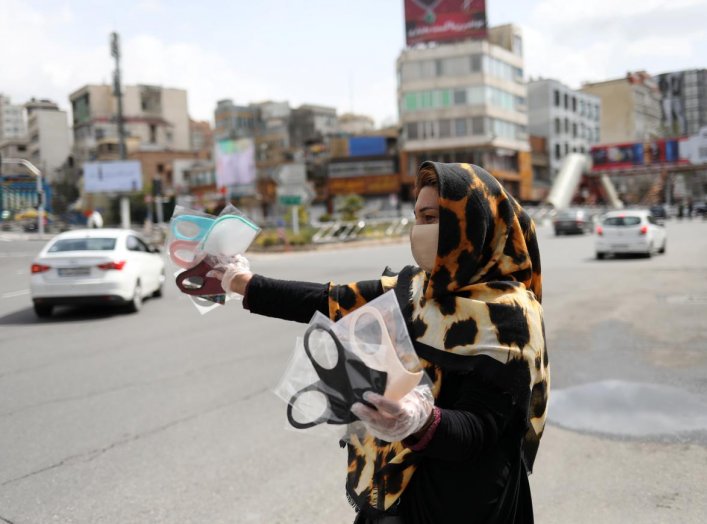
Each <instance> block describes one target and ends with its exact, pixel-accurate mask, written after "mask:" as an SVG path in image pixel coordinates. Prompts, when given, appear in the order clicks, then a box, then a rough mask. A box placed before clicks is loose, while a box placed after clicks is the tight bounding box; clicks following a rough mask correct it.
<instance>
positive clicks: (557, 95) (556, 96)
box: [554, 89, 560, 107]
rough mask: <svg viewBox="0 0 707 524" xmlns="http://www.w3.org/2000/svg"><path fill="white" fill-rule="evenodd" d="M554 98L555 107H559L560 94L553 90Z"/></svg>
mask: <svg viewBox="0 0 707 524" xmlns="http://www.w3.org/2000/svg"><path fill="white" fill-rule="evenodd" d="M554 97H555V107H560V92H559V91H558V90H557V89H555V91H554Z"/></svg>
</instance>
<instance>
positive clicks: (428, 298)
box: [329, 162, 550, 511]
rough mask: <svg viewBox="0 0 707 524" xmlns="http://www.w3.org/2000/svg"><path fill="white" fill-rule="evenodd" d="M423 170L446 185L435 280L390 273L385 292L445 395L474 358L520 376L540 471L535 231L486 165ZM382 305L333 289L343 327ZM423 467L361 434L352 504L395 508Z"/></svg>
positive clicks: (353, 455)
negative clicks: (356, 314) (454, 375)
mask: <svg viewBox="0 0 707 524" xmlns="http://www.w3.org/2000/svg"><path fill="white" fill-rule="evenodd" d="M421 167H422V168H424V167H432V168H433V169H434V170H435V171H436V173H437V175H438V178H439V193H440V198H439V211H440V217H439V244H438V247H437V258H436V261H435V267H434V269H433V270H432V272H431V273H429V274H428V273H425V272H424V271H422V270H421V269H420V268H416V267H408V268H405V269H404V270H403V271H401V273H400V274H399V275H397V276H392V275H390V276H384V277H383V278H382V280H381V282H382V284H383V285H382V288H383V291H387V290H389V289H395V290H396V294H398V297H399V300H400V302H401V306H402V309H403V314H404V315H405V316H406V318H407V319H408V322H409V328H410V332H411V333H410V334H411V336H412V338H413V339H414V340H415V347H416V350H417V351H418V355H420V357H422V358H421V360H422V363H423V366H424V367H425V369H426V370H427V372H428V374H429V375H430V377H431V378H432V380H433V384H434V386H433V394H434V395H435V397H437V395H438V393H439V391H440V388H441V385H442V382H443V380H444V372H445V369H447V368H449V369H451V368H453V367H456V368H457V369H473V368H474V366H475V365H476V364H477V363H478V362H480V361H481V360H484V359H478V358H474V357H476V356H481V355H485V356H487V357H491V358H492V359H493V360H494V361H496V362H497V363H500V364H502V365H503V368H502V369H503V371H504V373H502V374H504V375H506V377H508V376H511V381H513V382H515V384H516V386H517V388H516V390H515V391H512V392H511V393H512V394H513V395H514V397H515V398H516V399H517V400H518V401H519V402H520V405H521V406H522V407H523V409H524V413H525V418H526V421H525V422H526V425H527V431H526V433H525V436H524V439H523V442H522V443H521V442H519V446H521V448H522V449H521V453H522V457H523V460H524V462H525V465H526V467H527V469H528V470H529V471H530V470H531V469H532V466H533V462H534V460H535V455H536V452H537V449H538V445H539V442H540V437H541V436H542V433H543V429H544V426H545V418H546V412H547V400H548V393H549V389H550V369H549V363H548V358H547V349H546V347H545V333H544V324H543V317H542V307H541V305H540V301H541V299H542V277H541V271H540V256H539V250H538V243H537V238H536V234H535V226H534V224H533V222H532V220H531V219H530V217H529V216H528V215H527V213H526V212H525V211H524V210H523V209H522V208H521V207H520V205H519V204H518V203H517V202H516V201H515V199H514V198H513V197H512V196H511V195H510V194H508V193H507V192H506V190H505V189H504V188H503V187H502V186H501V184H500V183H499V182H498V181H497V180H496V179H495V178H494V177H493V176H492V175H490V174H489V173H488V172H486V171H485V170H483V169H481V168H480V167H478V166H472V165H470V164H440V163H434V162H426V163H424V164H423V165H422V166H421ZM373 298H375V296H373V295H372V294H371V292H370V290H368V289H363V288H362V286H361V285H359V284H350V285H348V286H331V287H330V301H329V309H330V316H331V318H332V319H335V320H337V319H338V318H340V317H341V316H342V315H345V314H347V313H349V312H350V311H352V310H354V309H356V308H357V307H360V306H361V305H363V304H365V303H366V302H368V301H369V300H372V299H373ZM450 359H451V360H452V361H453V362H452V363H451V364H450ZM506 371H507V372H506ZM492 375H493V374H492ZM499 375H500V374H499ZM491 380H493V376H492V377H491ZM504 387H506V386H504ZM418 460H419V455H418V454H416V453H414V452H412V451H410V450H409V449H408V448H406V447H405V446H403V445H402V444H401V443H400V442H393V443H387V442H383V441H380V440H377V439H375V438H374V437H372V436H371V435H368V434H364V435H352V436H351V438H350V443H349V467H348V477H347V491H348V495H349V498H350V499H351V500H352V502H353V503H354V505H356V506H359V507H362V506H365V507H368V508H373V509H375V510H379V511H385V510H387V509H389V508H390V507H392V506H393V505H394V504H395V502H396V501H397V500H398V499H399V497H400V495H401V494H402V493H403V491H404V490H405V487H406V486H407V484H408V483H409V481H410V479H411V478H412V475H413V473H414V471H415V469H416V467H417V462H418Z"/></svg>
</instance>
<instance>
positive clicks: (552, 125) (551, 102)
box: [528, 79, 601, 183]
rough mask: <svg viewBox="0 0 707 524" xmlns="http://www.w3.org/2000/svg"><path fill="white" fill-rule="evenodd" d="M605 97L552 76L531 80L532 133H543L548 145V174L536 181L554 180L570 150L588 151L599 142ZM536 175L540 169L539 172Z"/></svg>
mask: <svg viewBox="0 0 707 524" xmlns="http://www.w3.org/2000/svg"><path fill="white" fill-rule="evenodd" d="M600 114H601V99H600V98H599V97H597V96H594V95H590V94H588V93H583V92H581V91H575V90H572V89H570V88H569V87H567V86H566V85H564V84H562V83H561V82H558V81H557V80H552V79H539V80H531V81H530V82H528V129H529V131H530V134H531V136H536V137H543V138H544V139H545V145H546V147H547V151H546V152H547V157H548V161H549V169H548V170H547V172H546V176H547V177H548V178H538V177H537V176H535V177H534V182H535V183H538V182H545V183H552V182H553V181H554V180H555V178H556V177H557V173H558V172H559V170H560V165H561V164H562V160H563V159H564V157H565V155H567V154H568V153H585V154H588V153H589V150H590V148H591V146H592V145H594V144H597V143H599V141H600V136H601V130H600V124H599V115H600ZM535 174H536V175H538V174H540V172H535Z"/></svg>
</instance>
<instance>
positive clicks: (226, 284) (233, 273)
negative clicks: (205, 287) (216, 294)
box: [207, 255, 253, 296]
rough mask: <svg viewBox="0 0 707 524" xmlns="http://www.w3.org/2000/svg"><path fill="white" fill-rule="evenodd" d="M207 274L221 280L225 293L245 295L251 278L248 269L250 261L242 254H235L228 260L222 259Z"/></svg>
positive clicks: (251, 274) (251, 275)
mask: <svg viewBox="0 0 707 524" xmlns="http://www.w3.org/2000/svg"><path fill="white" fill-rule="evenodd" d="M207 276H210V277H214V278H217V279H219V280H220V281H221V287H222V288H223V290H224V291H225V292H226V294H227V295H232V294H234V293H235V294H237V295H241V296H243V295H245V290H246V287H247V286H248V282H250V279H251V278H253V273H251V271H250V262H248V259H247V258H246V257H244V256H243V255H236V256H235V257H233V258H231V259H229V260H228V261H222V262H220V263H219V264H217V265H216V266H215V267H214V269H212V270H211V271H209V273H208V274H207Z"/></svg>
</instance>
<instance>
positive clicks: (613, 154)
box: [590, 138, 688, 171]
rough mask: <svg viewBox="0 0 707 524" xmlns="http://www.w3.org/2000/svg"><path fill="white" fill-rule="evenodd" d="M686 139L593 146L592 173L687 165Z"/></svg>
mask: <svg viewBox="0 0 707 524" xmlns="http://www.w3.org/2000/svg"><path fill="white" fill-rule="evenodd" d="M685 142H686V140H685V139H684V138H661V139H657V140H650V141H647V142H645V143H644V142H632V143H627V144H610V145H598V146H592V149H591V152H590V153H591V156H592V164H593V165H592V171H607V170H612V169H627V168H636V167H648V166H651V165H656V164H686V163H687V162H688V152H687V149H686V148H685V147H684V146H685Z"/></svg>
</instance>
